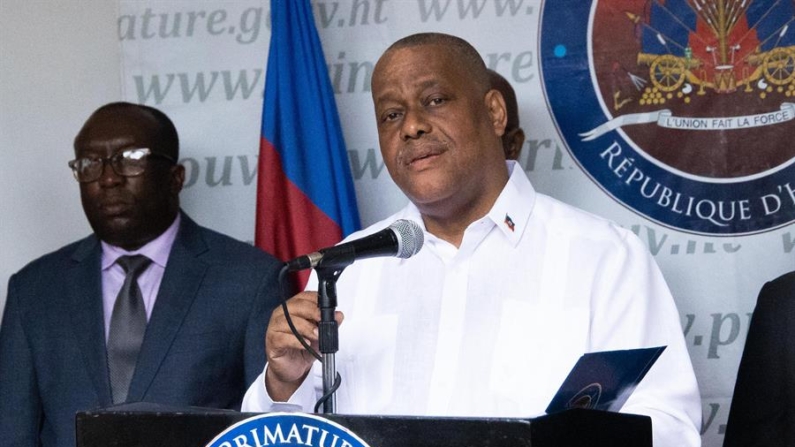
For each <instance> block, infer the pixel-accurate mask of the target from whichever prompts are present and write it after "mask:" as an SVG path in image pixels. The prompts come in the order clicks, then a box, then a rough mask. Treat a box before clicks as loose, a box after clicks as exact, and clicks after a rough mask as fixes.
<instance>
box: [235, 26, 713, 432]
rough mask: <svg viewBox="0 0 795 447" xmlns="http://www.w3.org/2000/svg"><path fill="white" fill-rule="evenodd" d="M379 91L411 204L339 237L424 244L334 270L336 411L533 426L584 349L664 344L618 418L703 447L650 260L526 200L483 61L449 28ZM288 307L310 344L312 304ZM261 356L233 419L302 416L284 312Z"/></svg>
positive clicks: (561, 212)
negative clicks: (518, 421) (418, 231)
mask: <svg viewBox="0 0 795 447" xmlns="http://www.w3.org/2000/svg"><path fill="white" fill-rule="evenodd" d="M372 95H373V101H374V105H375V115H376V121H377V125H378V135H379V141H380V146H381V152H382V155H383V158H384V161H385V163H386V166H387V168H388V170H389V174H390V176H391V177H392V179H393V180H394V181H395V183H396V184H397V185H398V186H399V187H400V189H401V190H402V191H403V192H404V193H405V194H406V195H407V196H408V198H409V200H410V202H411V203H409V204H408V205H407V206H406V207H405V208H404V209H403V210H401V211H399V212H398V213H396V214H395V215H393V216H391V217H390V218H388V219H386V220H384V221H382V222H379V223H377V224H374V225H373V226H371V227H370V228H368V229H366V230H363V231H362V232H359V233H357V234H353V235H351V236H350V237H349V240H351V239H355V238H359V237H361V236H362V235H366V234H370V233H373V232H376V231H378V230H381V229H383V228H384V227H386V226H387V225H389V224H390V223H391V222H392V221H394V220H395V219H409V220H413V221H416V222H417V223H419V224H420V225H421V226H422V227H423V229H424V237H425V245H424V248H423V249H422V250H421V251H420V252H419V254H417V255H416V256H414V257H412V258H410V259H397V258H393V257H379V258H375V259H370V260H363V261H361V262H359V263H356V264H353V265H351V266H349V267H348V268H347V269H346V270H345V271H344V272H343V273H342V275H341V276H340V278H339V281H338V283H337V287H338V288H337V296H338V303H339V304H338V307H339V309H340V310H341V311H342V312H340V313H338V314H337V320H338V322H340V323H341V326H340V349H339V352H338V353H337V357H336V366H337V369H338V371H339V373H340V375H341V377H342V385H341V387H340V388H339V390H338V391H337V392H336V397H337V408H336V411H337V412H338V413H341V414H391V415H427V416H473V417H484V416H500V417H531V416H536V415H539V414H542V413H543V412H544V409H545V408H546V406H547V404H548V403H549V402H550V400H551V399H552V396H553V395H554V394H555V391H556V390H557V389H558V387H559V386H560V385H561V383H562V382H563V379H564V378H565V377H566V375H567V374H568V372H569V370H570V369H571V367H572V366H573V365H574V363H575V362H576V361H577V359H578V358H579V357H580V355H582V354H583V353H585V352H591V351H604V350H616V349H631V348H639V347H651V346H660V345H666V346H667V349H666V350H665V351H664V352H663V353H662V355H661V357H660V358H659V359H658V361H657V363H656V364H655V365H654V366H653V367H652V368H651V370H650V371H649V373H648V374H647V375H646V377H645V378H644V379H643V381H642V382H641V383H640V385H639V386H638V388H637V389H636V390H635V392H634V393H633V394H632V396H631V397H630V398H629V400H628V401H627V402H626V404H625V405H624V407H623V409H622V411H625V412H627V413H637V414H644V415H648V416H651V419H652V424H653V437H654V445H657V446H676V447H682V446H697V445H700V436H699V432H698V428H697V427H699V425H700V421H701V407H700V399H699V393H698V386H697V383H696V379H695V375H694V373H693V369H692V365H691V362H690V358H689V356H688V353H687V350H686V346H685V342H684V337H683V335H682V330H681V327H680V323H679V315H678V312H677V310H676V306H675V304H674V302H673V299H672V297H671V294H670V292H669V290H668V287H667V286H666V284H665V281H664V279H663V277H662V275H661V273H660V271H659V269H658V268H657V265H656V264H655V262H654V260H653V258H652V257H651V256H650V254H649V253H648V251H647V250H646V249H645V247H644V246H643V245H642V244H641V242H640V241H639V240H638V238H637V237H635V236H634V234H632V233H631V232H629V231H627V230H625V229H622V228H620V227H618V226H616V225H614V224H612V223H610V222H607V221H605V220H603V219H600V218H598V217H595V216H592V215H590V214H587V213H585V212H582V211H579V210H577V209H574V208H572V207H570V206H567V205H565V204H563V203H560V202H558V201H555V200H554V199H551V198H550V197H547V196H544V195H541V194H538V193H536V192H535V191H534V189H533V187H532V186H531V184H530V182H529V181H528V178H527V176H526V175H525V173H524V172H523V171H522V169H521V167H519V166H518V165H517V164H516V163H515V162H513V161H509V162H507V163H506V161H505V154H504V152H503V147H502V144H501V141H500V137H501V135H502V134H503V131H504V129H505V125H506V109H505V102H504V100H503V98H502V96H501V95H500V93H499V92H498V91H497V90H491V89H490V88H489V78H488V75H487V72H486V67H485V65H484V63H483V61H482V59H481V58H480V56H479V54H478V53H477V51H476V50H475V49H474V48H473V47H472V46H471V45H469V44H468V43H467V42H465V41H463V40H461V39H459V38H457V37H453V36H449V35H444V34H434V33H428V34H417V35H413V36H409V37H406V38H404V39H401V40H399V41H398V42H396V43H395V44H393V45H392V46H391V47H390V48H389V49H387V51H386V52H385V53H384V54H383V56H382V57H381V58H380V60H379V61H378V63H377V64H376V66H375V69H374V72H373V78H372ZM313 276H314V275H313ZM316 287H317V280H316V279H315V278H313V282H310V285H309V287H308V288H307V290H315V288H316ZM288 308H289V311H290V315H291V316H292V319H293V321H294V323H295V326H296V328H297V330H298V331H299V332H300V333H301V334H302V335H303V336H304V337H305V338H306V339H307V340H310V341H311V342H312V344H313V345H314V346H315V347H317V340H318V336H317V322H318V321H319V320H320V312H319V310H318V304H317V294H316V293H315V292H310V291H305V292H303V293H299V294H298V295H296V296H294V297H293V298H291V299H290V300H289V302H288ZM342 313H344V317H343V314H342ZM343 320H344V321H343ZM265 344H266V346H267V348H266V354H267V357H268V365H267V366H266V369H265V372H264V373H263V376H261V377H260V378H259V379H257V380H256V381H255V382H254V384H253V385H252V386H251V387H250V388H249V391H248V392H247V394H246V397H245V399H244V402H243V409H244V410H246V411H272V410H291V409H292V410H298V411H306V412H310V411H312V409H313V406H314V404H315V402H316V400H317V399H318V397H319V396H320V395H321V394H322V386H321V385H322V382H321V367H320V365H319V362H315V361H314V358H313V357H312V356H310V355H309V354H308V352H307V351H306V350H305V349H304V348H303V347H302V345H301V344H300V343H299V341H298V339H297V338H296V337H295V336H294V335H293V334H292V333H291V332H290V329H289V327H288V323H287V322H286V319H285V316H284V313H283V312H282V310H281V309H277V310H275V311H274V313H273V315H272V317H271V321H270V325H269V328H268V332H267V334H266V339H265ZM319 387H320V390H319V389H318V388H319Z"/></svg>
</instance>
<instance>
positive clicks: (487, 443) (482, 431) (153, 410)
mask: <svg viewBox="0 0 795 447" xmlns="http://www.w3.org/2000/svg"><path fill="white" fill-rule="evenodd" d="M251 416H254V414H253V413H239V412H235V411H228V410H214V409H206V408H193V407H191V408H174V407H165V406H161V405H155V404H147V403H138V404H128V405H120V406H116V407H111V408H107V409H102V410H96V411H88V412H81V413H78V414H77V418H76V428H77V447H107V446H115V447H128V446H129V447H133V446H135V447H161V446H169V447H203V446H205V445H207V444H208V443H209V442H210V441H212V440H213V438H215V437H216V436H217V435H218V434H220V433H221V432H223V431H224V430H225V429H226V428H227V427H229V426H231V425H233V424H235V423H237V422H240V421H242V420H244V419H247V418H249V417H251ZM319 416H322V417H324V418H326V419H328V420H331V421H333V422H336V423H337V424H340V425H342V426H344V427H346V428H347V429H348V430H350V431H352V432H353V433H355V434H356V435H357V436H359V437H360V438H361V439H362V440H364V441H365V442H367V444H368V445H370V447H406V446H411V447H442V446H456V447H466V446H472V447H475V446H477V447H521V446H533V447H569V446H571V447H574V446H577V447H580V446H589V447H599V446H604V447H615V446H622V447H633V446H638V447H651V445H652V437H651V419H650V418H649V417H648V416H637V415H630V414H620V413H609V412H604V411H597V410H568V411H564V412H561V413H556V414H553V415H545V416H540V417H537V418H533V419H518V418H516V419H513V418H429V417H414V416H410V417H396V416H346V415H338V414H334V415H319Z"/></svg>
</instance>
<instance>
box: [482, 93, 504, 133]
mask: <svg viewBox="0 0 795 447" xmlns="http://www.w3.org/2000/svg"><path fill="white" fill-rule="evenodd" d="M485 101H486V110H488V111H489V115H490V116H491V125H492V127H493V128H494V133H495V134H496V135H497V136H498V137H501V136H502V134H504V133H505V126H506V125H507V124H508V112H507V109H506V107H505V99H503V97H502V93H500V92H499V91H498V90H495V89H492V90H489V91H488V92H487V93H486V98H485Z"/></svg>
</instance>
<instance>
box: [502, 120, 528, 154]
mask: <svg viewBox="0 0 795 447" xmlns="http://www.w3.org/2000/svg"><path fill="white" fill-rule="evenodd" d="M524 139H525V136H524V130H522V128H521V127H517V128H516V129H514V130H511V131H509V132H508V133H507V134H505V135H503V137H502V140H503V141H504V142H506V145H505V159H506V160H518V159H519V155H521V154H522V146H524Z"/></svg>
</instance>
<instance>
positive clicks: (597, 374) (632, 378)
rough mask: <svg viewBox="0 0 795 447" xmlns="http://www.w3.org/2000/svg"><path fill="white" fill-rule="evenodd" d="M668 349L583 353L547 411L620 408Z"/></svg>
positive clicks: (612, 409) (660, 347)
mask: <svg viewBox="0 0 795 447" xmlns="http://www.w3.org/2000/svg"><path fill="white" fill-rule="evenodd" d="M664 350H665V346H657V347H654V348H641V349H627V350H622V351H602V352H590V353H587V354H584V355H583V356H582V357H580V359H579V360H577V363H576V364H575V365H574V367H573V368H572V369H571V372H569V375H568V376H567V377H566V380H564V381H563V385H561V386H560V388H559V389H558V392H557V393H556V394H555V397H553V398H552V401H551V402H550V403H549V406H548V407H547V410H546V412H547V414H552V413H557V412H559V411H563V410H569V409H572V408H587V409H594V410H605V411H618V410H620V409H621V407H622V406H623V405H624V403H625V402H626V401H627V399H628V398H629V395H630V394H632V392H633V391H634V390H635V387H636V386H638V384H639V383H640V381H641V379H643V377H644V376H645V375H646V373H647V372H649V369H650V368H651V367H652V365H654V362H655V361H657V358H659V357H660V354H662V352H663V351H664Z"/></svg>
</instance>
